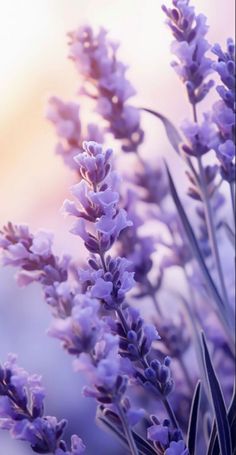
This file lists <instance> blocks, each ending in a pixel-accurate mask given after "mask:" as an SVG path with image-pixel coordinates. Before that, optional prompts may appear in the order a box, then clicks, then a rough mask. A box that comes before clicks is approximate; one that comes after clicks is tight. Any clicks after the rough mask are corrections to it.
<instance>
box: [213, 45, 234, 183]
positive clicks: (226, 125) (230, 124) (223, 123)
mask: <svg viewBox="0 0 236 455" xmlns="http://www.w3.org/2000/svg"><path fill="white" fill-rule="evenodd" d="M212 51H213V52H214V54H215V55H216V56H217V57H218V62H214V63H213V68H214V70H215V71H216V72H217V73H218V74H219V76H220V79H221V81H222V83H223V85H219V86H217V88H216V89H217V92H218V93H219V95H220V98H221V100H219V101H217V102H216V103H215V104H214V105H213V119H214V121H215V123H216V125H217V127H218V130H219V141H218V143H217V146H216V147H215V150H216V154H217V157H218V159H219V161H220V164H221V175H222V177H223V178H224V179H225V180H227V181H228V182H229V183H231V182H234V181H235V175H236V170H235V45H234V42H233V40H232V39H228V41H227V51H226V52H223V51H222V49H221V47H220V46H219V44H215V46H214V47H213V49H212Z"/></svg>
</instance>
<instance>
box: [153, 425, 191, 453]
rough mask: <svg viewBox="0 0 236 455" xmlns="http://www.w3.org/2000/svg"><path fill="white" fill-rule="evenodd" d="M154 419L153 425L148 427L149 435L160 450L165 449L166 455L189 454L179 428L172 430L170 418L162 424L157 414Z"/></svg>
mask: <svg viewBox="0 0 236 455" xmlns="http://www.w3.org/2000/svg"><path fill="white" fill-rule="evenodd" d="M152 421H153V425H152V426H151V427H149V428H148V431H147V436H148V439H150V440H151V441H153V442H154V446H155V447H156V449H157V450H158V451H161V453H163V451H164V454H165V455H189V451H188V449H187V448H186V446H185V443H184V441H183V436H182V434H181V431H180V430H179V429H174V430H172V429H171V427H170V421H169V420H168V419H165V420H164V421H163V423H162V424H161V423H160V422H159V420H158V419H157V417H156V416H152Z"/></svg>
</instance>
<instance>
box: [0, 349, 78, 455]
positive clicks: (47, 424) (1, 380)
mask: <svg viewBox="0 0 236 455" xmlns="http://www.w3.org/2000/svg"><path fill="white" fill-rule="evenodd" d="M44 398H45V392H44V389H43V387H42V384H41V378H40V377H39V376H36V375H29V373H27V372H26V371H25V370H24V369H23V368H21V367H19V366H18V365H17V363H16V356H13V355H9V358H8V361H7V362H6V363H5V364H3V366H1V365H0V428H1V429H3V430H8V431H9V432H10V434H11V436H12V437H13V438H15V439H20V440H22V441H27V442H28V443H29V444H30V445H31V448H32V450H33V451H34V452H37V453H54V454H58V453H59V454H60V451H58V450H59V449H60V448H61V447H62V449H63V448H64V449H65V450H64V452H66V450H67V448H66V444H65V443H64V441H62V440H61V436H62V434H63V431H64V428H65V426H66V423H67V422H66V420H61V421H60V422H58V421H57V419H56V417H51V416H44ZM73 441H74V442H76V441H78V442H79V441H81V440H80V439H79V438H78V437H77V436H73V440H72V446H73V445H74V449H75V448H76V446H75V444H74V442H73ZM83 448H84V446H83V444H82V441H81V444H80V451H79V444H77V449H78V450H77V452H76V451H72V452H69V454H74V455H76V454H79V453H82V451H83ZM74 449H73V450H74ZM64 452H63V453H64Z"/></svg>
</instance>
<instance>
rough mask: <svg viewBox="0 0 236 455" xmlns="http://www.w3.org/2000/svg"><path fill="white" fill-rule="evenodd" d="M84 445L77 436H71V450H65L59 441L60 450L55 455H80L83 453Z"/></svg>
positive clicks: (62, 442) (62, 443)
mask: <svg viewBox="0 0 236 455" xmlns="http://www.w3.org/2000/svg"><path fill="white" fill-rule="evenodd" d="M84 451H85V445H84V443H83V441H82V439H80V438H79V437H78V436H77V435H75V434H74V435H73V436H71V450H68V449H67V445H66V443H65V442H64V441H60V448H59V449H57V450H56V452H55V455H80V454H81V453H84Z"/></svg>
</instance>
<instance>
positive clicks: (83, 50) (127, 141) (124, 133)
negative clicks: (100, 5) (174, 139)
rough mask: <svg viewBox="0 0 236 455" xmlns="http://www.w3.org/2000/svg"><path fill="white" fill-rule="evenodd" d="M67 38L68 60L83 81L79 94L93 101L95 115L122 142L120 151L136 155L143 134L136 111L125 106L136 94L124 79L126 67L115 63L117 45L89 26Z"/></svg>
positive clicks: (105, 33)
mask: <svg viewBox="0 0 236 455" xmlns="http://www.w3.org/2000/svg"><path fill="white" fill-rule="evenodd" d="M69 37H70V41H71V42H70V57H71V58H72V59H73V60H74V62H75V65H76V67H77V69H78V70H79V72H80V73H81V74H82V75H83V76H84V80H85V85H84V87H83V89H82V90H81V92H82V93H84V94H86V95H89V96H91V97H92V98H94V99H96V110H97V112H99V114H100V115H101V116H102V117H103V118H104V119H105V120H106V121H107V123H108V128H107V130H108V131H109V132H111V133H112V134H113V135H114V137H115V138H116V139H121V140H122V143H123V150H124V151H126V152H130V151H136V150H137V148H138V146H139V145H140V144H141V143H142V141H143V130H142V129H141V126H140V114H139V110H138V109H137V108H135V107H133V106H131V105H129V104H127V100H128V99H129V98H130V97H131V96H133V95H134V94H135V90H134V88H133V86H132V85H131V83H130V82H129V81H128V79H126V74H125V73H126V70H127V66H125V65H124V64H123V63H122V62H121V61H119V60H118V59H117V48H118V45H117V44H116V43H114V42H112V41H110V40H108V39H107V32H106V30H104V29H103V28H101V29H100V30H99V32H98V33H97V34H95V33H94V31H93V30H92V28H91V27H89V26H85V27H80V28H79V29H78V30H76V31H74V32H71V33H70V34H69ZM87 85H88V86H92V87H91V89H90V88H89V87H87ZM89 90H90V91H89ZM94 90H95V93H94Z"/></svg>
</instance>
